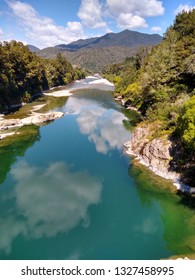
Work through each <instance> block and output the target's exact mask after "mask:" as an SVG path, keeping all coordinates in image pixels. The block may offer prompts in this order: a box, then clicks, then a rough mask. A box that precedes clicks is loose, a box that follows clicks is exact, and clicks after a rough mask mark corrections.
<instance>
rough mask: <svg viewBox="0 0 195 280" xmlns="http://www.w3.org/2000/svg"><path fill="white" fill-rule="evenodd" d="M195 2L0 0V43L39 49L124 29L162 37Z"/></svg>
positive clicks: (154, 0) (149, 0)
mask: <svg viewBox="0 0 195 280" xmlns="http://www.w3.org/2000/svg"><path fill="white" fill-rule="evenodd" d="M192 8H195V0H191V1H190V0H189V1H187V0H174V1H173V0H164V1H159V0H0V41H9V40H13V39H14V40H18V41H22V42H24V43H25V44H27V43H28V44H32V45H35V46H37V47H39V48H44V47H48V46H55V45H57V44H61V43H64V44H67V43H70V42H72V41H76V40H78V39H85V38H89V37H95V36H101V35H104V34H106V33H108V32H115V33H116V32H120V31H122V30H124V29H129V30H136V31H139V32H144V33H158V34H161V35H162V34H163V33H164V32H165V31H166V29H167V28H168V27H169V26H170V25H171V24H172V23H173V21H174V18H175V15H176V14H177V13H179V12H180V11H181V10H190V9H192Z"/></svg>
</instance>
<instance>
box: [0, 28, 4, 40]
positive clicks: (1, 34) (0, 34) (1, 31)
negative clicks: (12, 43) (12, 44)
mask: <svg viewBox="0 0 195 280" xmlns="http://www.w3.org/2000/svg"><path fill="white" fill-rule="evenodd" d="M3 35H4V32H3V29H2V28H1V27H0V40H1V39H2V38H3Z"/></svg>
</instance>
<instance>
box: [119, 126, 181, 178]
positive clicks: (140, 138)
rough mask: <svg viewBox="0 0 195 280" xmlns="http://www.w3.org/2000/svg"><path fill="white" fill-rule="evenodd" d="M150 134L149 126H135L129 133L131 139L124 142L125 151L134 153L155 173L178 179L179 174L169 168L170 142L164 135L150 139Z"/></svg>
mask: <svg viewBox="0 0 195 280" xmlns="http://www.w3.org/2000/svg"><path fill="white" fill-rule="evenodd" d="M151 134H152V131H151V128H150V127H149V126H145V127H137V128H136V129H135V131H134V132H133V133H132V135H131V140H130V141H129V142H127V143H125V144H124V146H125V147H126V149H127V153H128V154H131V155H136V156H137V157H138V158H139V159H140V162H141V163H142V164H144V165H146V166H148V167H149V168H150V169H151V170H152V171H153V172H155V173H156V174H157V175H159V176H161V177H164V178H166V179H172V180H174V181H176V180H178V179H179V174H178V173H176V172H173V171H172V170H171V168H170V161H171V159H172V157H171V155H170V151H171V146H172V143H171V142H170V141H169V140H168V139H167V138H166V137H163V138H157V139H152V140H151V139H150V137H151Z"/></svg>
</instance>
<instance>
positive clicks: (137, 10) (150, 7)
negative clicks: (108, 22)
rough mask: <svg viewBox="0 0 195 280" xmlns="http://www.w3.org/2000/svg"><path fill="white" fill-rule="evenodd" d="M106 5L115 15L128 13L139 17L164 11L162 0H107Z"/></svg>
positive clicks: (155, 14) (159, 13) (160, 13)
mask: <svg viewBox="0 0 195 280" xmlns="http://www.w3.org/2000/svg"><path fill="white" fill-rule="evenodd" d="M107 5H108V8H109V9H110V11H111V12H112V13H113V14H115V15H120V14H121V13H127V14H128V13H130V14H133V15H138V16H141V17H149V16H158V15H162V14H163V13H164V7H163V5H162V1H157V0H131V1H129V0H120V1H118V0H107Z"/></svg>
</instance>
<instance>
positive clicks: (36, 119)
mask: <svg viewBox="0 0 195 280" xmlns="http://www.w3.org/2000/svg"><path fill="white" fill-rule="evenodd" d="M63 115H64V113H62V112H50V113H45V114H39V113H34V114H33V115H32V116H30V117H27V118H23V119H3V118H1V119H0V132H1V131H2V132H3V131H4V132H3V133H2V134H0V140H1V139H3V138H5V137H6V136H10V135H13V134H15V132H10V133H5V131H6V130H9V129H14V128H18V127H21V126H23V125H31V124H35V125H40V124H41V123H45V122H50V121H53V120H56V119H58V118H61V117H62V116H63Z"/></svg>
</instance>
